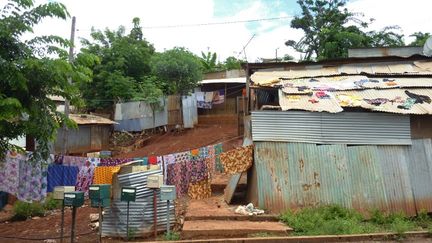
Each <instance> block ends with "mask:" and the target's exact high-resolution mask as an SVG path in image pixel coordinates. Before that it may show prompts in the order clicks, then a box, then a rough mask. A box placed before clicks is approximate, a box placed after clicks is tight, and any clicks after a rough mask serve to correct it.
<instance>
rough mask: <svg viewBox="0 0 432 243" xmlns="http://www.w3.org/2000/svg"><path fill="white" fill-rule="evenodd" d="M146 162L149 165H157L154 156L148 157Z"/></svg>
mask: <svg viewBox="0 0 432 243" xmlns="http://www.w3.org/2000/svg"><path fill="white" fill-rule="evenodd" d="M148 162H149V164H151V165H157V157H156V156H150V157H149V158H148Z"/></svg>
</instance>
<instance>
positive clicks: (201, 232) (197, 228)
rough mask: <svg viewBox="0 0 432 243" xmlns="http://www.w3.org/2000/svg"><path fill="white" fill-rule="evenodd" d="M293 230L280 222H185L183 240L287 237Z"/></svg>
mask: <svg viewBox="0 0 432 243" xmlns="http://www.w3.org/2000/svg"><path fill="white" fill-rule="evenodd" d="M290 231H292V229H291V228H290V227H288V226H286V225H284V224H282V223H279V222H252V221H233V220H194V221H185V223H184V225H183V230H182V238H183V239H205V238H207V239H208V238H213V239H214V238H219V239H220V238H232V237H248V236H251V235H253V234H266V235H271V236H286V235H288V233H289V232H290Z"/></svg>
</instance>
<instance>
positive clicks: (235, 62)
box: [223, 56, 241, 70]
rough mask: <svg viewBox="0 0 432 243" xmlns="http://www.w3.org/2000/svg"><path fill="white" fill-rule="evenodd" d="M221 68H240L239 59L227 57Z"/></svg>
mask: <svg viewBox="0 0 432 243" xmlns="http://www.w3.org/2000/svg"><path fill="white" fill-rule="evenodd" d="M223 68H224V69H225V70H234V69H241V60H239V59H237V58H235V57H233V56H231V57H227V59H226V60H225V62H224V63H223Z"/></svg>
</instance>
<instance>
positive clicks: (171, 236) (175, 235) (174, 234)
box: [164, 231, 180, 240]
mask: <svg viewBox="0 0 432 243" xmlns="http://www.w3.org/2000/svg"><path fill="white" fill-rule="evenodd" d="M164 240H180V234H179V233H178V232H175V231H172V232H169V233H165V234H164Z"/></svg>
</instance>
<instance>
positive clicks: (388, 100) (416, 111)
mask: <svg viewBox="0 0 432 243" xmlns="http://www.w3.org/2000/svg"><path fill="white" fill-rule="evenodd" d="M248 67H249V69H248V70H247V73H248V74H249V75H251V77H250V79H251V83H250V84H248V86H249V85H250V90H249V91H248V93H250V104H251V127H252V129H251V134H252V135H251V138H252V140H253V143H254V145H255V151H254V166H253V168H252V169H251V170H250V171H249V174H248V187H249V188H248V197H249V200H250V201H251V202H253V203H254V204H257V205H258V206H259V207H261V208H266V209H268V210H270V211H272V212H283V211H285V210H287V209H296V208H302V207H309V206H317V205H325V204H339V205H342V206H344V207H348V208H354V209H357V210H359V211H361V212H363V213H365V214H368V213H369V212H370V210H373V209H380V210H383V211H386V212H400V211H402V212H405V213H406V214H407V215H416V214H417V213H419V212H420V211H421V210H426V211H428V212H432V187H431V186H430V185H432V156H431V154H432V116H431V115H432V103H431V97H432V58H428V57H424V56H418V55H417V56H410V57H406V58H404V57H392V56H387V57H372V58H347V59H338V60H328V61H322V62H306V63H273V64H269V63H255V64H254V63H251V64H249V65H248Z"/></svg>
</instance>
